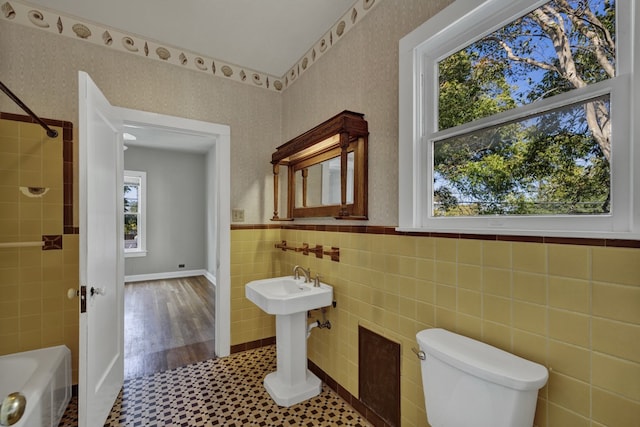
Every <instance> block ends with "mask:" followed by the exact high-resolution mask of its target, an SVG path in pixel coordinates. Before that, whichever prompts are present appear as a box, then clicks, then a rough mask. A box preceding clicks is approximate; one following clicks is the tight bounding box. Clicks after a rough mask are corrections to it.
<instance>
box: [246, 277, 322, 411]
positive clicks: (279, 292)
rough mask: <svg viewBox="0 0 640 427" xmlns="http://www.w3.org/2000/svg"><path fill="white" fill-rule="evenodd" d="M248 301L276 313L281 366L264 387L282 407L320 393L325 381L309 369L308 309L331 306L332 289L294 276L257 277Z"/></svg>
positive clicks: (279, 362) (247, 286)
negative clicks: (262, 278)
mask: <svg viewBox="0 0 640 427" xmlns="http://www.w3.org/2000/svg"><path fill="white" fill-rule="evenodd" d="M245 295H246V296H247V298H248V299H249V301H251V302H253V303H254V304H255V305H257V306H258V307H260V308H261V309H262V310H263V311H265V312H266V313H269V314H275V316H276V349H277V358H278V367H277V370H276V372H272V373H270V374H268V375H267V376H266V377H265V379H264V386H265V388H266V389H267V392H268V393H269V395H270V396H271V397H272V398H273V400H274V401H275V402H276V403H277V404H278V405H280V406H292V405H295V404H297V403H300V402H302V401H304V400H307V399H310V398H311V397H313V396H317V395H318V394H320V391H321V390H322V382H321V381H320V379H319V378H318V377H316V376H315V375H314V374H313V373H312V372H311V371H309V370H308V369H307V320H306V319H307V311H308V310H313V309H316V308H320V307H326V306H329V305H331V302H332V301H333V288H332V287H331V286H329V285H327V284H325V283H320V286H319V287H315V286H313V283H304V279H294V278H293V277H292V276H287V277H276V278H273V279H264V280H254V281H252V282H249V283H247V284H246V285H245Z"/></svg>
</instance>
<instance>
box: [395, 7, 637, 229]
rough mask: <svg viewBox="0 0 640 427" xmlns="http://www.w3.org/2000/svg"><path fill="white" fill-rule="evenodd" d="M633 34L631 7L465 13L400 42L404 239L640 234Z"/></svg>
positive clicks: (457, 10) (451, 11)
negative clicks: (424, 235) (407, 231)
mask: <svg viewBox="0 0 640 427" xmlns="http://www.w3.org/2000/svg"><path fill="white" fill-rule="evenodd" d="M432 21H433V22H432ZM633 21H634V19H633V15H632V8H631V4H630V2H629V1H625V0H617V1H615V0H552V1H549V0H547V1H537V2H531V1H523V0H517V1H507V0H493V1H486V2H484V3H483V4H481V5H478V4H477V2H474V1H471V0H469V1H467V0H458V1H456V2H454V4H453V5H452V6H450V7H449V8H447V9H445V10H444V11H443V12H441V14H440V15H439V16H437V17H435V18H434V19H432V20H431V21H429V22H428V23H427V24H431V25H428V26H423V27H420V28H419V29H418V30H416V31H414V33H412V34H410V35H409V36H407V37H406V38H405V39H403V41H401V64H400V65H401V77H400V89H401V105H400V127H401V131H400V160H401V165H400V193H401V194H400V203H401V206H400V227H401V228H411V229H416V228H417V229H435V230H455V231H464V230H473V231H474V232H489V233H497V232H500V230H502V231H504V232H506V233H524V234H541V233H542V234H556V235H561V234H566V235H575V234H577V235H593V234H594V233H600V234H602V235H604V234H607V233H612V232H622V233H624V232H629V231H632V232H635V231H637V230H636V229H635V228H634V227H635V226H634V224H633V209H634V205H633V203H634V193H633V191H634V188H633V186H632V182H633V167H632V156H633V155H634V150H633V141H634V135H635V134H634V130H633V129H634V128H633V123H632V120H631V114H630V111H631V110H632V99H633V97H632V96H630V91H632V90H637V86H636V82H637V78H636V77H635V76H634V74H633V63H632V60H633V58H634V56H633V52H632V49H631V47H632V44H631V40H632V34H633V32H632V30H633V26H632V25H631V24H632V22H633ZM447 22H448V23H449V24H447ZM409 73H411V75H409ZM636 155H637V154H636ZM407 162H410V164H408V165H406V166H408V167H405V163H407ZM636 191H637V189H636ZM635 203H636V204H637V200H636V201H635Z"/></svg>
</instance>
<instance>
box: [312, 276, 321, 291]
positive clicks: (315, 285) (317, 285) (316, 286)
mask: <svg viewBox="0 0 640 427" xmlns="http://www.w3.org/2000/svg"><path fill="white" fill-rule="evenodd" d="M321 277H322V276H320V275H319V274H316V278H315V279H313V287H314V288H319V287H320V278H321Z"/></svg>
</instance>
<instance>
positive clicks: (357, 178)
mask: <svg viewBox="0 0 640 427" xmlns="http://www.w3.org/2000/svg"><path fill="white" fill-rule="evenodd" d="M363 117H364V114H361V113H355V112H353V111H347V110H345V111H343V112H341V113H340V114H337V115H335V116H334V117H332V118H330V119H329V120H327V121H326V122H323V123H321V124H319V125H318V126H316V127H314V128H313V129H311V130H309V131H307V132H305V133H303V134H302V135H299V136H297V137H295V138H293V139H292V140H290V141H288V142H286V143H285V144H283V145H281V146H279V147H278V148H276V151H275V152H274V153H273V154H272V155H271V164H272V165H273V218H271V220H272V221H292V220H293V219H294V218H309V217H334V218H336V219H357V220H366V219H368V218H367V197H368V186H367V169H368V164H367V163H368V160H367V148H368V139H369V130H368V124H367V121H366V120H365V119H364V118H363ZM350 152H353V153H354V174H353V187H354V188H353V203H347V155H348V154H349V153H350ZM338 156H340V201H341V202H340V204H336V205H324V206H313V207H296V206H295V192H296V183H295V172H296V171H297V170H302V171H303V176H304V172H305V170H306V168H308V167H310V166H313V165H316V164H319V163H321V162H323V161H325V160H327V159H330V158H334V157H338ZM280 166H286V167H287V170H288V174H287V175H288V176H287V217H286V218H280V217H279V215H278V188H279V173H280ZM306 190H307V189H306V181H305V185H304V186H303V192H304V193H305V194H306Z"/></svg>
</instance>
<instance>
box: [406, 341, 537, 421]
mask: <svg viewBox="0 0 640 427" xmlns="http://www.w3.org/2000/svg"><path fill="white" fill-rule="evenodd" d="M416 338H417V340H418V344H419V345H420V350H422V352H424V354H425V356H426V357H425V358H424V360H423V361H422V362H421V368H422V385H423V388H424V397H425V403H426V407H427V419H428V420H429V424H431V426H432V427H470V426H473V427H531V426H532V425H533V417H534V415H535V410H536V401H537V397H538V390H539V389H540V388H542V387H543V386H544V385H545V383H546V382H547V378H548V375H549V374H548V372H547V369H546V368H545V367H544V366H542V365H539V364H537V363H534V362H531V361H529V360H526V359H523V358H521V357H518V356H515V355H513V354H511V353H507V352H506V351H503V350H500V349H498V348H495V347H492V346H490V345H488V344H485V343H482V342H480V341H476V340H473V339H471V338H467V337H464V336H462V335H458V334H454V333H453V332H449V331H447V330H444V329H426V330H424V331H420V332H418V334H417V335H416Z"/></svg>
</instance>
